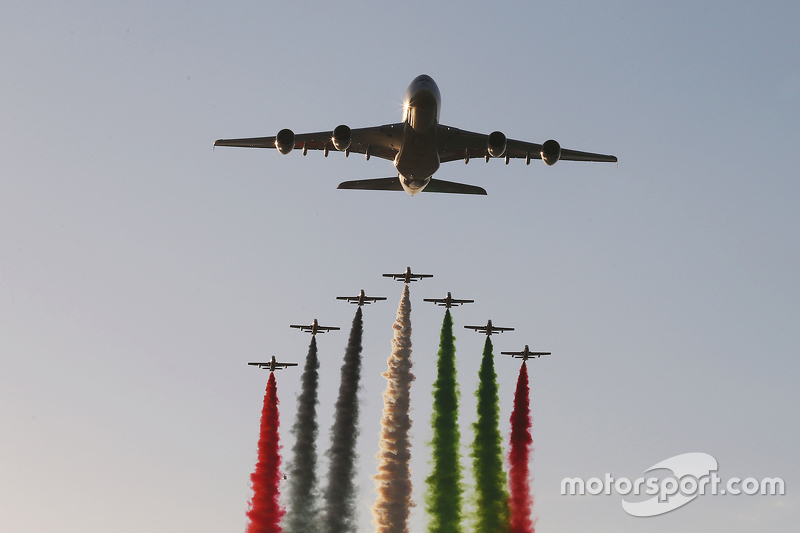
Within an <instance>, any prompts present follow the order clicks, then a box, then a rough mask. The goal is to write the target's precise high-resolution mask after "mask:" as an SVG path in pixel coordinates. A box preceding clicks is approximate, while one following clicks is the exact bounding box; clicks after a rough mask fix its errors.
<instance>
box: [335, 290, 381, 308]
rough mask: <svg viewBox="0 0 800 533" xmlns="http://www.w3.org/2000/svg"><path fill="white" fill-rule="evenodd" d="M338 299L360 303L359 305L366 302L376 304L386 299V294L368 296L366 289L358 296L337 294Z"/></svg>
mask: <svg viewBox="0 0 800 533" xmlns="http://www.w3.org/2000/svg"><path fill="white" fill-rule="evenodd" d="M336 299H337V300H347V301H348V302H350V303H351V304H358V306H359V307H361V306H362V305H366V304H374V303H375V302H377V301H378V300H385V299H386V297H385V296H367V295H365V294H364V289H361V292H360V293H358V296H337V297H336Z"/></svg>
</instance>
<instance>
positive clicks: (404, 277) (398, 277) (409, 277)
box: [383, 267, 433, 283]
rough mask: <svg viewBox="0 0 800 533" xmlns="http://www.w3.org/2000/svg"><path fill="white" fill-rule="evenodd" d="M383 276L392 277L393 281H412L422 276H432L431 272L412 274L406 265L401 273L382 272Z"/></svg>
mask: <svg viewBox="0 0 800 533" xmlns="http://www.w3.org/2000/svg"><path fill="white" fill-rule="evenodd" d="M383 277H384V278H394V279H395V281H404V282H405V283H411V282H412V281H419V280H421V279H423V278H432V277H433V274H414V273H412V272H411V267H406V271H405V272H403V273H402V274H384V275H383Z"/></svg>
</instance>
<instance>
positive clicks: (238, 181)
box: [0, 1, 800, 533]
mask: <svg viewBox="0 0 800 533" xmlns="http://www.w3.org/2000/svg"><path fill="white" fill-rule="evenodd" d="M798 24H800V6H798V4H797V2H702V3H698V2H658V3H647V4H643V3H641V2H611V3H607V4H600V3H595V2H556V3H535V2H534V3H531V2H500V3H497V2H495V3H486V2H458V3H447V4H445V3H431V2H416V1H412V2H401V3H394V4H391V5H390V4H379V3H378V4H376V3H374V2H351V3H347V4H343V3H330V2H329V3H316V2H281V3H269V2H251V1H245V2H239V3H235V4H231V3H228V4H225V5H223V4H221V3H219V2H215V3H212V2H204V1H201V2H180V3H179V2H166V3H165V2H136V3H128V5H120V4H119V3H108V2H91V1H76V2H70V3H63V2H16V1H11V2H6V5H4V6H3V9H2V16H1V17H0V95H1V97H0V244H1V246H0V363H1V365H0V406H2V408H0V431H1V432H2V433H1V434H2V438H0V530H2V531H8V532H14V533H33V532H48V533H50V532H59V533H73V532H74V533H78V532H80V533H85V532H95V531H97V532H99V531H103V532H113V533H117V532H119V533H127V532H137V533H138V532H144V531H147V532H165V533H171V532H176V533H177V532H184V531H194V532H198V533H203V532H209V533H211V532H221V531H243V529H244V527H245V523H246V517H245V511H246V508H247V501H248V499H249V498H250V496H251V489H250V487H249V475H250V473H251V472H252V470H253V468H254V465H255V460H256V443H257V438H258V424H259V416H260V410H261V402H262V398H263V394H264V388H265V386H266V380H267V376H268V374H267V373H266V372H265V371H259V370H256V369H254V368H253V367H248V366H247V362H249V361H257V360H267V359H268V358H269V356H271V355H275V356H276V357H278V358H279V359H280V360H288V361H297V362H302V360H303V357H304V356H305V354H306V352H307V347H308V342H309V340H310V339H309V337H308V336H307V335H303V334H301V333H299V332H298V331H296V330H291V329H290V328H289V327H288V325H289V324H297V323H310V322H311V320H312V319H313V318H315V317H316V318H318V319H319V320H320V322H321V323H322V324H325V325H338V326H340V327H342V329H343V331H340V332H332V333H329V334H325V335H322V336H320V337H319V338H318V344H319V356H320V360H321V365H322V366H321V372H322V375H323V379H322V386H321V390H320V400H321V405H320V409H319V417H320V427H321V432H320V440H319V447H320V452H322V451H324V450H325V448H326V447H327V444H328V429H329V428H330V424H331V421H332V404H333V403H334V401H335V398H336V395H337V391H338V386H339V383H338V374H339V368H340V366H341V363H342V357H343V355H344V347H345V345H346V341H347V329H349V326H350V323H351V320H352V317H353V314H354V312H355V306H352V305H346V304H345V303H343V302H340V301H336V300H335V297H336V296H343V295H355V294H357V292H358V290H359V289H361V288H364V289H365V290H366V292H367V294H369V295H376V296H387V297H388V302H380V303H377V304H375V305H371V306H369V307H367V308H365V310H364V328H365V329H364V331H365V346H364V352H363V355H364V370H363V374H362V375H363V377H364V381H363V387H362V390H361V398H362V408H363V410H362V427H361V435H360V439H359V446H358V448H359V454H360V474H359V484H360V490H361V492H360V506H361V511H362V512H361V516H360V525H359V533H368V532H371V531H372V526H371V524H370V519H371V516H370V513H369V507H370V506H371V505H372V503H373V502H374V500H375V494H374V492H373V483H372V480H371V477H372V476H373V475H374V474H375V472H376V460H375V458H374V456H375V454H376V453H377V451H378V428H379V422H380V412H381V408H382V403H381V402H382V400H381V392H382V390H383V388H384V386H385V380H384V379H383V378H382V377H381V376H380V373H381V372H382V371H384V370H385V369H386V359H387V357H388V355H389V353H390V349H391V346H390V341H391V338H392V328H391V326H392V322H393V320H394V316H395V314H396V311H397V302H398V300H399V298H400V294H401V289H402V285H401V284H400V283H397V282H393V281H390V280H387V279H385V278H382V277H381V274H382V273H384V272H393V271H397V272H400V271H402V270H403V269H405V267H406V266H411V267H412V269H413V270H414V271H419V272H424V273H431V274H434V276H435V277H434V278H433V279H431V280H424V281H422V282H420V283H415V284H413V285H412V286H411V302H412V315H411V321H412V328H413V337H412V343H413V353H412V360H413V361H414V365H415V367H414V373H415V374H416V376H417V380H416V381H415V382H414V384H413V386H412V389H411V395H412V397H411V402H412V413H411V416H412V419H413V421H414V426H413V428H412V444H413V448H412V455H413V459H412V469H413V472H414V499H415V501H416V502H417V503H418V506H417V507H416V508H415V510H414V511H413V514H412V521H411V531H412V533H421V532H422V531H424V527H425V523H426V516H425V513H424V504H423V500H422V494H423V491H424V485H423V480H424V478H425V475H426V472H427V471H428V468H429V466H428V456H429V448H428V446H427V443H428V441H429V439H430V436H431V432H430V407H431V403H432V399H431V384H432V382H433V380H434V377H435V355H436V351H437V349H438V335H439V331H440V327H441V320H442V316H443V310H442V309H441V308H436V307H434V306H432V305H430V304H427V303H423V302H422V298H430V297H442V296H444V295H445V293H446V292H447V291H452V293H453V296H454V297H456V298H473V299H475V300H476V303H475V304H473V305H471V306H467V307H463V308H459V309H455V310H454V313H453V316H454V321H455V329H456V336H457V341H456V347H457V350H458V351H457V358H458V372H459V382H460V387H461V393H462V402H461V429H462V433H463V438H462V444H463V445H464V446H465V455H466V453H467V450H466V446H467V445H468V444H469V443H470V442H471V436H472V431H471V427H470V424H471V423H472V422H473V421H474V419H475V414H474V411H475V397H474V390H475V388H476V384H477V370H478V365H479V361H480V354H481V350H482V346H483V341H484V338H483V337H482V336H480V335H477V334H474V333H472V332H469V331H467V330H464V329H463V326H464V325H466V324H482V323H485V322H486V320H487V319H488V318H491V319H492V320H493V321H494V322H495V324H497V325H502V326H511V327H515V328H516V331H514V332H510V333H505V334H503V335H501V336H498V337H493V340H494V343H495V348H496V351H498V352H499V351H500V350H519V349H521V348H522V346H523V345H524V344H529V345H530V347H531V349H532V350H545V351H552V352H553V356H552V357H550V358H546V359H545V358H542V359H541V360H536V361H533V362H531V363H530V364H529V369H530V373H531V387H532V392H531V406H532V411H533V417H534V422H533V439H534V448H535V450H534V452H533V455H532V457H533V459H532V462H531V471H532V474H533V477H534V480H533V492H534V495H535V498H536V502H535V505H534V514H535V515H536V516H538V523H537V532H539V533H552V532H566V531H596V532H618V531H636V532H640V531H641V532H672V531H677V530H680V531H685V532H704V531H709V530H712V529H714V530H725V531H728V532H732V533H735V532H747V533H750V532H752V531H774V532H788V531H796V528H797V523H798V522H799V521H800V493H798V490H800V489H798V487H800V461H798V459H797V453H798V452H797V450H798V449H800V430H798V423H797V421H798V414H797V413H798V408H800V394H798V385H797V383H798V378H800V357H798V356H800V349H799V348H798V346H800V327H799V326H800V303H798V302H800V282H799V281H798V273H799V272H800V239H798V230H800V212H799V211H798V204H799V202H800V179H798V171H797V166H798V154H797V151H798V150H797V148H798V146H800V127H798V124H800V69H799V68H798V66H799V65H800V34H799V33H798V31H797V27H798ZM422 73H425V74H429V75H431V76H432V77H433V78H434V79H435V80H436V82H437V83H438V85H439V88H440V90H441V93H442V101H443V107H442V112H441V116H440V119H441V122H442V123H443V124H447V125H452V126H456V127H460V128H463V129H467V130H471V131H480V132H484V133H489V132H491V131H493V130H501V131H503V132H504V133H505V134H506V135H507V136H508V137H510V138H516V139H523V140H529V141H532V142H543V141H545V140H547V139H549V138H554V139H557V140H558V141H559V142H560V143H561V145H562V146H563V147H565V148H571V149H577V150H585V151H592V152H599V153H610V154H614V155H616V156H618V157H619V161H620V162H619V165H614V164H593V163H574V162H560V163H558V164H557V165H555V166H554V167H546V166H545V165H544V164H542V163H541V162H540V161H534V162H532V163H531V165H530V166H525V164H524V162H521V161H512V162H511V164H509V165H508V166H506V165H504V164H503V163H502V161H500V160H495V161H491V162H490V163H489V164H485V163H483V161H481V160H474V161H472V162H471V163H470V164H469V165H466V166H465V165H464V164H463V163H461V162H452V163H448V164H446V165H443V166H442V168H441V170H440V171H439V173H437V177H438V178H441V179H445V180H450V181H460V182H465V183H471V184H476V185H480V186H482V187H484V188H485V189H486V190H487V191H488V193H489V194H488V196H486V197H462V196H448V195H434V194H428V195H426V194H421V195H419V196H416V197H410V196H408V195H407V194H400V193H395V194H392V193H384V192H362V191H337V190H336V189H335V187H336V185H337V184H338V183H339V182H341V181H345V180H350V179H359V178H375V177H385V176H390V175H394V174H393V172H394V168H393V167H392V165H391V164H390V163H389V162H387V161H383V160H380V159H376V158H373V159H372V160H370V161H365V160H364V158H363V157H362V156H358V155H353V156H351V157H350V158H348V159H346V158H345V157H344V155H343V154H338V153H332V154H331V155H330V157H328V158H327V159H326V158H324V157H323V156H322V154H321V153H310V154H309V155H308V156H307V157H305V158H304V157H303V156H302V155H301V154H299V153H294V152H293V153H291V154H289V155H288V156H285V157H284V156H281V155H280V154H278V153H277V151H274V150H251V149H237V148H217V149H216V150H212V144H213V142H214V140H215V139H218V138H223V137H227V138H230V137H250V136H260V135H274V134H275V133H277V131H278V130H279V129H281V128H284V127H289V128H292V129H293V130H294V131H295V132H304V131H321V130H329V129H333V128H334V127H335V126H337V125H338V124H342V123H345V124H348V125H350V126H351V127H354V128H355V127H365V126H372V125H377V124H386V123H392V122H398V121H399V120H400V115H401V105H402V97H403V94H404V92H405V90H406V87H407V86H408V84H409V83H410V82H411V80H412V79H413V78H414V77H415V76H417V75H419V74H422ZM518 365H519V363H518V362H517V361H512V360H509V359H506V358H501V357H499V356H498V357H497V360H496V366H497V368H498V372H499V378H498V379H499V382H500V394H501V397H500V402H501V410H502V420H503V424H504V426H503V427H502V428H501V429H502V432H503V434H504V435H506V436H507V435H508V432H509V431H510V426H508V418H509V416H510V413H511V407H512V400H513V393H514V385H515V381H516V378H517V372H518V368H519V366H518ZM277 378H278V395H279V398H280V400H281V416H282V428H283V431H282V434H281V438H282V443H283V446H284V458H285V459H286V458H288V455H289V450H290V449H291V435H290V433H289V432H288V429H289V427H290V426H291V424H292V422H293V420H294V418H293V417H294V402H295V395H296V394H297V392H298V391H299V385H300V371H298V370H294V371H292V370H291V369H290V370H286V371H283V372H281V373H280V374H279V375H277ZM687 452H704V453H708V454H711V455H712V456H714V457H715V458H716V459H717V460H718V462H719V472H718V474H719V476H720V477H721V478H723V479H728V478H730V477H734V476H736V477H740V478H745V477H754V478H758V479H761V478H763V477H773V476H779V477H782V478H783V479H784V480H785V482H786V495H785V496H782V497H777V496H771V497H767V496H746V495H739V496H732V495H726V496H713V497H712V496H701V497H699V498H698V499H697V500H696V501H694V502H692V503H690V504H689V505H688V506H686V507H684V508H681V509H678V510H676V511H674V512H672V513H670V514H668V515H664V516H660V517H652V518H633V517H631V516H629V515H627V514H626V513H625V512H624V511H623V510H622V507H621V504H620V499H621V498H620V497H619V496H617V495H612V496H588V495H587V496H584V497H567V496H561V495H560V494H559V491H560V482H561V479H562V478H564V477H572V476H580V477H583V478H587V479H588V478H589V477H595V476H597V477H602V476H603V474H604V473H606V472H609V473H611V474H612V475H614V476H615V477H621V476H626V477H630V478H635V477H639V476H642V475H643V472H644V471H645V470H646V469H647V468H649V467H650V466H652V465H654V464H656V463H657V462H659V461H662V460H664V459H667V458H669V457H672V456H674V455H678V454H681V453H687ZM324 465H325V463H324V461H323V466H324ZM324 471H325V470H324V468H323V474H324Z"/></svg>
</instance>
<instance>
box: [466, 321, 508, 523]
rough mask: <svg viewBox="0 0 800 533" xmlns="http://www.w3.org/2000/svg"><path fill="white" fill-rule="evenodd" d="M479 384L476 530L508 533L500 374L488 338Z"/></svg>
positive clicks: (474, 448)
mask: <svg viewBox="0 0 800 533" xmlns="http://www.w3.org/2000/svg"><path fill="white" fill-rule="evenodd" d="M479 377H480V382H479V384H478V392H477V393H476V394H475V395H476V396H477V397H478V421H477V422H475V423H474V424H473V425H472V427H473V428H474V430H475V442H473V444H472V453H471V454H470V457H472V471H473V475H474V477H475V492H476V498H475V512H474V513H475V516H474V522H475V533H506V532H508V530H509V518H510V514H509V508H508V491H507V490H506V473H505V471H503V450H502V447H501V444H502V437H501V435H500V428H499V422H500V406H499V404H498V397H497V374H496V373H495V371H494V356H493V354H492V341H491V338H490V337H489V336H487V337H486V344H485V346H484V348H483V359H482V360H481V369H480V373H479Z"/></svg>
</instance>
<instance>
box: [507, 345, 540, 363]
mask: <svg viewBox="0 0 800 533" xmlns="http://www.w3.org/2000/svg"><path fill="white" fill-rule="evenodd" d="M500 353H501V354H502V355H510V356H511V357H515V358H518V359H522V360H523V361H527V360H528V359H530V358H531V357H541V356H542V355H551V354H550V352H532V351H530V349H528V345H527V344H526V345H525V348H524V349H523V350H522V351H521V352H500Z"/></svg>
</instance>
